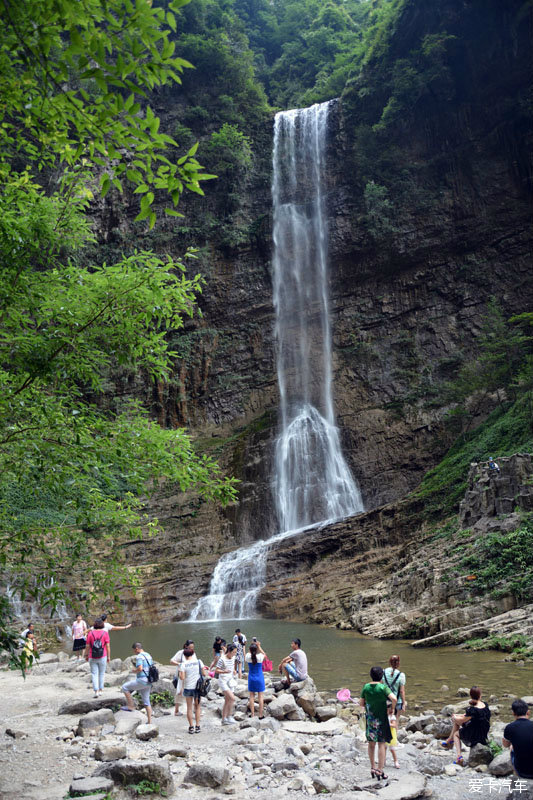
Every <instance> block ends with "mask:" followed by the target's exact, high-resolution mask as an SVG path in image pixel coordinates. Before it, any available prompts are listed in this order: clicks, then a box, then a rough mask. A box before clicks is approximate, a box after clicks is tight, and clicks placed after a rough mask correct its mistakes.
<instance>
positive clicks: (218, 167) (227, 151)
mask: <svg viewBox="0 0 533 800" xmlns="http://www.w3.org/2000/svg"><path fill="white" fill-rule="evenodd" d="M205 153H206V156H207V160H208V163H209V166H210V169H212V170H213V172H216V174H217V175H218V176H219V177H221V178H223V180H224V182H225V183H226V184H228V183H230V184H231V183H234V182H235V181H236V180H238V179H239V178H241V179H242V178H243V177H244V176H245V175H246V173H247V172H248V171H249V170H250V168H251V166H252V147H251V142H250V138H249V137H248V136H245V135H244V133H242V132H241V131H240V130H239V129H238V128H237V127H236V126H235V125H230V124H229V123H228V122H225V123H224V124H223V125H222V127H221V128H220V130H218V131H214V132H213V133H212V134H211V138H210V139H209V142H208V144H207V146H206V148H205Z"/></svg>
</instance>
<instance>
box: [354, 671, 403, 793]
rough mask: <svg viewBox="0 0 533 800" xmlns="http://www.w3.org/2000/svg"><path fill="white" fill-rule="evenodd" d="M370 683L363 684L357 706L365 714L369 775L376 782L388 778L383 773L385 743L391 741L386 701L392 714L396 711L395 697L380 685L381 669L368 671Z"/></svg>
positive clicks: (385, 687) (385, 752) (385, 753)
mask: <svg viewBox="0 0 533 800" xmlns="http://www.w3.org/2000/svg"><path fill="white" fill-rule="evenodd" d="M370 678H371V681H370V683H365V685H364V686H363V690H362V692H361V698H360V700H359V705H361V706H363V708H364V709H365V712H366V740H367V742H368V757H369V759H370V773H371V775H372V777H373V778H377V779H378V780H381V779H382V778H383V779H386V778H388V775H385V773H384V772H383V767H384V766H385V758H386V756H387V742H390V741H391V739H392V733H391V729H390V725H389V717H388V714H387V700H390V701H391V703H392V713H393V714H394V712H395V710H396V699H397V698H396V695H395V694H393V693H392V692H391V691H390V689H389V687H388V686H385V685H384V684H383V683H381V679H382V678H383V669H382V668H381V667H372V669H371V670H370ZM376 743H377V745H378V767H377V769H376V762H375V754H376Z"/></svg>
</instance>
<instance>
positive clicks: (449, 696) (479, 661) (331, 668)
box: [111, 619, 533, 718]
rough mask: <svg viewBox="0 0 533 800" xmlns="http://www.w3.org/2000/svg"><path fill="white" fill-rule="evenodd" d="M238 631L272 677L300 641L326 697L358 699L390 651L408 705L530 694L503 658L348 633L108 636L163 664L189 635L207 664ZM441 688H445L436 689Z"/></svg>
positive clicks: (227, 624) (256, 623)
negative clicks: (476, 689) (341, 694)
mask: <svg viewBox="0 0 533 800" xmlns="http://www.w3.org/2000/svg"><path fill="white" fill-rule="evenodd" d="M237 627H241V628H242V630H243V632H244V633H245V634H246V637H247V639H248V642H250V641H251V638H252V636H256V637H257V638H258V639H259V640H260V641H261V643H262V645H263V648H264V650H265V651H266V652H267V654H268V656H269V658H271V659H272V661H273V662H274V670H275V672H274V673H273V674H277V673H276V670H277V665H278V664H279V662H280V660H281V659H282V657H283V656H286V655H288V654H289V652H290V642H291V639H293V638H294V637H299V638H300V639H301V640H302V648H303V649H304V650H305V652H306V653H307V657H308V659H309V673H310V675H311V676H312V678H313V679H314V681H315V683H316V685H317V688H318V689H319V690H320V691H326V692H333V691H336V690H337V689H339V688H341V687H348V688H349V689H350V690H351V692H352V695H354V694H355V695H358V694H359V692H360V690H361V687H362V685H363V684H364V683H365V682H366V681H367V679H368V673H369V670H370V667H371V666H373V665H374V664H381V665H382V666H387V665H388V659H389V656H390V655H392V654H393V653H395V654H397V655H399V656H400V658H401V667H402V670H403V671H404V672H405V673H406V678H407V690H406V697H407V701H408V703H409V702H410V703H411V704H413V703H417V704H419V705H420V706H421V707H422V708H426V709H428V708H431V709H434V710H437V711H438V710H440V709H441V708H442V706H444V705H446V703H451V702H453V703H457V702H459V699H458V698H457V697H456V696H455V693H456V691H457V689H458V688H459V687H460V686H461V687H470V686H474V685H479V686H481V688H482V689H483V692H484V695H485V697H486V698H488V697H489V696H490V695H491V694H495V695H497V696H498V697H499V698H501V696H502V694H503V693H504V692H507V693H511V694H515V695H518V696H523V695H525V694H533V665H531V664H530V663H529V664H526V665H525V666H520V665H519V664H516V663H513V662H508V661H504V660H503V658H504V654H503V653H497V652H494V651H487V652H477V653H474V652H467V651H462V650H458V649H457V648H455V647H440V648H423V649H418V648H416V649H415V648H413V647H411V646H410V644H409V642H407V641H401V640H381V639H370V638H367V637H365V636H361V635H360V634H358V633H355V632H353V631H340V630H337V629H336V628H326V627H322V626H320V625H310V624H302V623H292V622H286V621H281V620H269V619H254V620H252V619H247V620H240V621H239V620H220V621H216V622H192V623H191V622H178V623H167V624H163V625H152V626H144V627H135V628H130V629H129V630H126V631H114V632H112V633H111V648H112V652H111V656H112V657H120V658H126V656H128V655H131V652H132V651H131V645H132V643H133V642H134V641H137V640H139V641H141V642H142V644H143V646H144V648H145V649H146V650H148V651H149V652H150V653H151V654H152V655H153V656H154V658H155V659H156V660H158V661H160V662H161V663H163V664H168V663H169V660H170V658H171V656H172V655H174V653H175V652H176V651H177V650H178V648H180V647H181V646H182V644H183V642H184V641H185V640H186V639H188V638H190V639H193V640H194V642H195V645H196V652H197V653H198V654H199V656H200V658H201V659H203V660H204V661H207V662H208V664H209V663H210V661H211V658H212V649H211V648H212V644H213V640H214V638H215V635H217V634H219V635H221V636H223V637H224V638H225V639H227V640H228V641H230V640H231V639H232V637H233V634H234V631H235V628H237ZM443 685H446V686H448V687H449V690H448V691H445V690H443V689H442V688H441V687H442V686H443ZM510 702H511V701H505V700H504V701H500V703H499V705H500V709H501V712H502V717H503V718H505V717H508V716H509V714H508V713H507V712H508V709H507V708H506V706H509V705H510Z"/></svg>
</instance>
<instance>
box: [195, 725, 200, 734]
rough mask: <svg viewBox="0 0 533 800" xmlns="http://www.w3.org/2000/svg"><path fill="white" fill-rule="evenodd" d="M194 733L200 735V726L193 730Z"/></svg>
mask: <svg viewBox="0 0 533 800" xmlns="http://www.w3.org/2000/svg"><path fill="white" fill-rule="evenodd" d="M194 732H195V733H200V726H199V725H197V726H196V728H195V729H194Z"/></svg>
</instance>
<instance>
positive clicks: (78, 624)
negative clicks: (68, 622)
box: [72, 614, 87, 659]
mask: <svg viewBox="0 0 533 800" xmlns="http://www.w3.org/2000/svg"><path fill="white" fill-rule="evenodd" d="M86 636H87V623H86V622H85V620H84V619H82V618H81V614H76V620H75V622H73V623H72V642H73V644H72V652H73V653H77V654H78V659H80V658H81V657H82V655H83V651H84V650H85V645H86V644H87V642H86V639H85V637H86Z"/></svg>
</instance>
